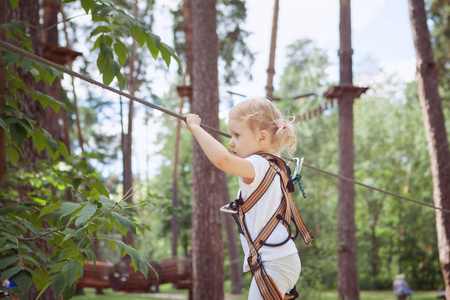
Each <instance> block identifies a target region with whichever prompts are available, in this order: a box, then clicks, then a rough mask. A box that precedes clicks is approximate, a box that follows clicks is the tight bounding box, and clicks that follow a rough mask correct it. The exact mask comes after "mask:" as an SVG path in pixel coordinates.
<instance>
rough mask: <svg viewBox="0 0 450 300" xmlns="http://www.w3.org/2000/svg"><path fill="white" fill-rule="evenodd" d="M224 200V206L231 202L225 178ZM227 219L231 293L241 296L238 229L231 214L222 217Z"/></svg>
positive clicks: (225, 178)
mask: <svg viewBox="0 0 450 300" xmlns="http://www.w3.org/2000/svg"><path fill="white" fill-rule="evenodd" d="M223 177H224V180H223V198H224V201H223V202H224V204H227V203H229V202H230V195H229V193H228V184H227V177H226V176H223ZM222 217H223V218H224V219H225V230H226V232H227V241H228V256H229V259H230V267H231V293H232V294H240V293H241V292H242V286H243V283H242V261H241V259H240V258H239V250H238V247H239V245H238V243H237V236H236V232H237V228H236V223H235V222H234V219H233V217H232V216H231V215H229V214H223V216H222Z"/></svg>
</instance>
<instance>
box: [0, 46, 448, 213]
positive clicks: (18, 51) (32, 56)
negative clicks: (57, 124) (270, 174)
mask: <svg viewBox="0 0 450 300" xmlns="http://www.w3.org/2000/svg"><path fill="white" fill-rule="evenodd" d="M0 47H3V48H5V49H8V50H10V51H12V52H14V53H16V54H18V55H20V56H22V57H26V58H30V59H32V60H35V61H37V62H40V63H43V64H45V65H48V66H50V67H52V68H54V69H56V70H59V71H61V72H64V73H67V74H69V75H72V76H75V77H77V78H80V79H81V80H84V81H87V82H89V83H91V84H94V85H97V86H99V87H101V88H104V89H106V90H109V91H111V92H113V93H116V94H119V95H121V96H124V97H126V98H128V99H130V100H133V101H136V102H139V103H141V104H143V105H146V106H148V107H151V108H154V109H156V110H159V111H161V112H163V113H165V114H168V115H171V116H172V117H175V118H178V119H181V120H183V121H185V119H186V118H185V117H184V116H182V115H179V114H177V113H174V112H172V111H170V110H168V109H165V108H163V107H160V106H157V105H155V104H153V103H151V102H148V101H145V100H142V99H140V98H137V97H135V96H132V95H130V94H127V93H125V92H122V91H120V90H118V89H115V88H113V87H110V86H109V85H106V84H103V83H101V82H98V81H96V80H93V79H91V78H89V77H87V76H84V75H81V74H79V73H77V72H75V71H72V70H70V69H67V68H66V67H64V66H61V65H58V64H56V63H54V62H51V61H49V60H47V59H45V58H42V57H39V56H37V55H35V54H33V53H30V52H27V51H24V50H23V49H20V48H18V47H16V46H14V45H11V44H10V43H7V42H4V41H1V40H0ZM200 126H201V127H203V128H204V129H207V130H211V131H213V132H215V133H217V134H219V135H222V136H224V137H227V138H231V136H230V135H229V134H227V133H224V132H222V131H220V130H218V129H216V128H213V127H210V126H208V125H205V124H203V123H202V124H200ZM283 158H284V159H286V160H289V161H292V162H295V161H294V160H293V159H292V158H289V157H285V156H283ZM303 165H304V166H305V167H307V168H310V169H312V170H315V171H318V172H322V173H324V174H327V175H330V176H333V177H336V178H339V179H342V180H345V181H348V182H351V183H354V184H358V185H360V186H363V187H365V188H368V189H372V190H375V191H378V192H381V193H384V194H387V195H390V196H393V197H396V198H400V199H403V200H407V201H410V202H413V203H416V204H419V205H423V206H427V207H431V208H434V209H439V210H441V211H445V212H448V213H450V210H448V209H445V208H442V207H438V206H434V205H431V204H428V203H425V202H421V201H417V200H414V199H411V198H407V197H403V196H400V195H397V194H394V193H391V192H388V191H385V190H382V189H379V188H376V187H372V186H369V185H367V184H364V183H361V182H358V181H355V180H353V179H350V178H347V177H344V176H341V175H337V174H334V173H331V172H328V171H325V170H322V169H320V168H317V167H314V166H311V165H309V164H306V163H303Z"/></svg>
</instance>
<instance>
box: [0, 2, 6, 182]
mask: <svg viewBox="0 0 450 300" xmlns="http://www.w3.org/2000/svg"><path fill="white" fill-rule="evenodd" d="M5 23H6V1H1V2H0V24H5ZM0 40H2V41H5V40H6V33H5V31H4V30H0ZM1 56H2V55H1V54H0V106H4V105H6V98H5V97H4V96H3V95H6V69H5V67H4V66H3V60H2V57H1ZM0 117H3V114H1V115H0ZM6 169H7V167H6V132H5V130H3V129H1V128H0V190H1V189H2V187H3V182H4V181H5V177H6Z"/></svg>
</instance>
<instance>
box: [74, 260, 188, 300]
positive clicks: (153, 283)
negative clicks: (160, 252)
mask: <svg viewBox="0 0 450 300" xmlns="http://www.w3.org/2000/svg"><path fill="white" fill-rule="evenodd" d="M150 265H151V266H152V268H153V269H152V268H149V269H148V275H147V279H146V278H145V277H144V275H142V273H141V272H139V271H135V270H134V267H133V265H132V264H126V263H124V262H120V263H118V264H116V265H113V264H111V263H105V262H97V263H96V265H95V267H94V265H93V264H92V263H87V264H85V265H84V266H83V270H84V274H83V277H82V278H80V279H79V280H78V281H77V283H76V285H77V289H79V290H80V289H82V288H86V287H89V288H95V289H97V292H98V291H99V290H102V289H106V288H112V289H113V290H115V291H125V292H144V293H146V292H158V291H159V285H160V284H164V283H172V284H173V285H174V286H175V287H176V288H177V289H189V299H192V259H191V258H190V257H185V258H171V259H167V260H161V261H154V262H151V263H150ZM152 288H153V289H152Z"/></svg>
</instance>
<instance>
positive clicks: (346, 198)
mask: <svg viewBox="0 0 450 300" xmlns="http://www.w3.org/2000/svg"><path fill="white" fill-rule="evenodd" d="M339 33H340V49H339V60H340V85H341V86H352V85H353V84H352V53H353V50H352V45H351V15H350V0H341V1H340V23H339ZM353 97H354V96H353V95H346V94H345V93H344V94H343V95H342V96H341V97H340V98H339V99H338V103H339V175H341V176H344V177H347V178H352V179H353V177H354V169H353V166H354V160H355V155H354V146H353V102H354V98H353ZM338 191H339V201H338V212H337V213H338V216H337V219H338V220H337V231H338V232H337V235H338V242H339V243H340V245H341V247H340V248H339V250H338V293H339V298H341V299H349V300H356V299H359V284H358V269H357V266H356V236H355V232H356V226H355V187H354V185H353V183H349V182H346V181H344V180H339V182H338Z"/></svg>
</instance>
